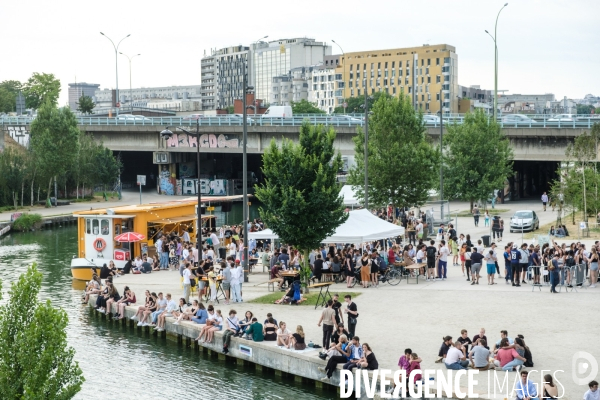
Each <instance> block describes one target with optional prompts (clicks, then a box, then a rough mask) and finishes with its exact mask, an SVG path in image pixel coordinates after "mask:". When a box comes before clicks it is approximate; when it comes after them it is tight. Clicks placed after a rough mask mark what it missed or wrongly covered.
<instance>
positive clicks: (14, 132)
mask: <svg viewBox="0 0 600 400" xmlns="http://www.w3.org/2000/svg"><path fill="white" fill-rule="evenodd" d="M6 132H7V133H8V135H9V136H10V137H11V138H12V139H13V140H14V141H15V142H17V143H19V144H20V145H21V146H25V147H29V127H28V126H7V127H6Z"/></svg>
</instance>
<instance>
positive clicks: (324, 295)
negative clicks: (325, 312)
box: [308, 282, 333, 310]
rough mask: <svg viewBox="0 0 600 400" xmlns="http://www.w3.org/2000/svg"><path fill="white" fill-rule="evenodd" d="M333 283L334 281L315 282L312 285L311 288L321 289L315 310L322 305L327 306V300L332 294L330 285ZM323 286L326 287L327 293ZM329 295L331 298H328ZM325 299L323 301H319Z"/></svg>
mask: <svg viewBox="0 0 600 400" xmlns="http://www.w3.org/2000/svg"><path fill="white" fill-rule="evenodd" d="M331 285H333V282H322V283H315V284H313V285H310V286H309V287H308V288H309V289H319V295H318V296H317V302H316V303H315V310H316V309H317V307H318V306H319V305H320V306H321V307H323V306H325V304H326V303H327V300H331V294H330V293H329V286H331ZM323 288H325V293H323ZM327 297H329V299H328V298H327ZM321 299H322V300H323V301H322V302H321V303H319V301H321Z"/></svg>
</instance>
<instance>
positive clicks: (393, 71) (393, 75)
mask: <svg viewBox="0 0 600 400" xmlns="http://www.w3.org/2000/svg"><path fill="white" fill-rule="evenodd" d="M395 76H396V70H395V69H393V70H392V78H394V77H395Z"/></svg>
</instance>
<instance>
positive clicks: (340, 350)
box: [317, 335, 350, 382]
mask: <svg viewBox="0 0 600 400" xmlns="http://www.w3.org/2000/svg"><path fill="white" fill-rule="evenodd" d="M327 355H329V361H327V365H326V366H325V368H323V367H317V369H318V370H319V371H321V372H325V373H326V374H327V376H326V377H324V378H322V379H321V381H323V382H329V380H330V379H331V377H332V376H333V372H334V371H335V370H336V369H337V365H338V364H343V363H346V362H348V358H349V357H350V347H349V346H348V338H347V337H346V335H342V336H340V342H339V343H338V344H333V345H331V347H330V348H329V351H328V352H327ZM327 355H325V357H326V356H327ZM319 357H321V358H322V359H323V360H324V359H325V358H323V357H322V354H320V355H319Z"/></svg>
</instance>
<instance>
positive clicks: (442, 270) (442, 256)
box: [438, 240, 450, 281]
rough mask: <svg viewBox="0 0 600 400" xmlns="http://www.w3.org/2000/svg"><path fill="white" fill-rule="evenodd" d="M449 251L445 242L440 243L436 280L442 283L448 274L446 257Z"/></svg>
mask: <svg viewBox="0 0 600 400" xmlns="http://www.w3.org/2000/svg"><path fill="white" fill-rule="evenodd" d="M449 254H450V250H448V247H446V241H445V240H442V241H440V250H439V256H438V279H441V280H443V281H445V280H446V273H447V272H448V255H449Z"/></svg>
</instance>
